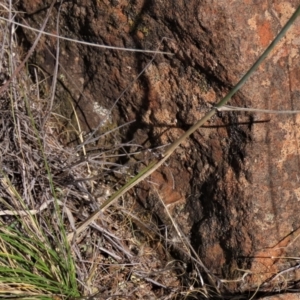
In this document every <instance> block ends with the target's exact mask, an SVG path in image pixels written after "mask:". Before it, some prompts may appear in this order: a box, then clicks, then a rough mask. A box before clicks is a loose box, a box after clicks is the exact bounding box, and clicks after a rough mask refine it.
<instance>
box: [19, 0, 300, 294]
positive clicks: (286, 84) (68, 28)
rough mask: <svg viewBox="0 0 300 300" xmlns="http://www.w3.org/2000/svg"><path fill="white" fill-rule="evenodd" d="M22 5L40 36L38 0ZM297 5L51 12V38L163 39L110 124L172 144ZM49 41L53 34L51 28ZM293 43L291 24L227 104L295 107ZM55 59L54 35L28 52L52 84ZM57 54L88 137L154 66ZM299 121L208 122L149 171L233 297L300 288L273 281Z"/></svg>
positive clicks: (131, 44) (121, 55) (78, 51)
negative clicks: (181, 208)
mask: <svg viewBox="0 0 300 300" xmlns="http://www.w3.org/2000/svg"><path fill="white" fill-rule="evenodd" d="M46 2H47V3H49V1H46ZM21 5H23V6H22V7H20V9H23V10H25V11H26V12H27V13H28V16H27V17H26V19H27V20H30V24H32V26H35V27H40V25H41V23H42V20H43V16H44V15H43V10H41V9H42V8H44V7H45V1H35V2H34V4H33V3H31V4H25V3H23V4H21ZM297 5H298V1H296V0H290V1H280V0H276V1H271V2H270V1H259V2H257V1H251V0H248V1H246V0H245V1H228V0H218V1H211V0H210V1H197V0H189V1H180V0H178V1H142V0H136V1H127V0H114V1H108V0H104V1H85V0H83V1H72V2H66V3H63V4H62V6H61V10H60V25H59V28H60V32H59V34H60V35H62V36H68V37H72V38H74V39H79V40H84V41H88V42H93V43H98V44H104V45H111V46H116V47H126V48H133V49H152V50H155V49H156V48H157V47H158V45H159V43H160V41H161V40H162V38H163V37H166V38H167V39H165V40H164V41H163V42H162V45H160V48H159V49H160V50H163V51H167V52H172V53H174V56H168V55H164V56H163V55H157V57H156V58H155V60H154V62H153V63H152V64H151V65H150V66H149V67H148V68H147V69H146V70H145V72H144V74H143V75H142V76H141V78H140V80H138V81H137V82H135V83H134V84H133V85H132V86H131V88H130V89H129V90H128V91H127V92H126V93H125V94H124V96H123V97H122V98H121V99H120V101H119V102H118V104H117V106H116V108H115V109H114V110H113V111H112V119H113V120H116V122H117V123H119V124H121V123H122V122H123V123H124V122H126V121H131V120H136V122H135V123H134V124H133V125H131V126H129V128H128V130H127V131H126V132H124V133H123V134H124V139H126V140H130V139H134V141H135V143H138V144H142V145H145V146H152V147H153V146H158V145H162V144H167V143H170V142H172V141H174V140H175V139H176V138H178V137H179V136H180V135H181V134H182V133H183V132H184V130H186V129H187V128H189V126H190V125H192V124H193V123H195V122H196V121H197V120H198V119H199V118H201V117H202V116H203V115H204V113H205V111H206V110H207V109H208V108H209V106H210V104H214V103H217V102H218V101H219V100H220V99H221V98H222V96H224V95H225V94H226V93H227V92H228V91H229V90H230V88H231V87H232V86H234V84H235V83H237V82H238V80H239V79H240V78H241V77H242V75H243V74H245V72H246V71H247V70H248V69H249V67H250V66H251V65H252V64H253V63H254V62H255V60H256V59H257V58H258V57H259V55H260V54H261V53H262V52H263V50H264V49H265V48H266V47H267V46H268V45H269V44H270V42H271V41H272V40H273V39H274V38H275V36H276V34H277V33H278V32H279V30H280V29H281V28H282V26H283V25H284V24H285V23H286V21H287V20H288V18H289V17H290V16H291V15H292V13H293V12H294V11H295V9H296V8H297ZM55 13H57V10H56V11H55ZM47 31H50V32H56V24H55V18H53V20H52V21H51V22H50V24H49V26H48V27H47ZM25 35H26V37H27V39H28V40H32V39H33V36H32V34H31V35H30V34H29V33H27V31H26V32H25ZM299 36H300V19H298V20H297V21H296V23H295V24H294V26H293V27H292V29H291V30H290V31H289V32H288V33H287V35H286V37H285V38H284V39H282V41H281V43H280V45H279V46H277V47H276V49H275V50H274V51H273V52H272V54H271V55H270V56H269V57H268V58H267V59H266V60H265V62H264V63H263V64H262V65H261V67H260V68H259V70H258V71H257V72H256V73H255V74H254V75H253V76H252V78H251V79H250V80H249V81H248V82H247V83H246V85H245V86H244V87H243V88H242V90H241V91H240V92H239V93H238V94H237V95H236V96H235V97H234V98H233V99H232V100H231V102H230V104H231V105H235V106H241V107H253V108H262V109H273V110H297V109H298V110H300V102H299V100H300V71H299V70H300V60H299V45H300V38H299ZM55 49H56V40H55V38H53V39H50V40H49V41H48V42H45V43H44V44H42V45H41V46H40V48H39V52H38V53H37V54H36V60H37V62H38V63H39V65H41V66H42V67H43V68H44V70H45V71H46V72H48V73H49V74H50V75H52V72H53V68H54V63H55V60H54V59H53V57H52V56H51V55H50V53H52V54H55ZM60 49H61V55H60V63H61V66H62V67H61V68H60V70H59V76H61V77H59V78H60V79H61V80H62V78H64V84H65V86H66V87H67V88H68V95H67V96H68V97H69V98H71V99H72V101H74V102H75V103H76V105H77V111H78V114H79V117H80V119H81V121H82V126H83V128H84V130H86V131H88V130H90V129H91V128H95V127H96V126H97V124H98V123H99V122H100V121H101V120H103V118H104V117H105V115H106V114H107V113H108V110H109V109H110V108H111V107H112V105H113V103H114V101H115V100H116V99H117V98H118V96H119V95H120V93H121V92H122V91H123V90H124V89H125V88H126V87H127V86H128V85H129V84H130V83H131V82H132V81H133V79H134V78H135V77H136V76H137V74H138V73H139V72H140V71H142V69H143V68H144V67H145V66H146V64H147V62H149V61H150V59H151V57H152V56H151V55H150V54H139V53H131V52H124V51H114V50H113V51H112V50H105V49H100V48H95V47H89V46H85V45H81V44H75V43H72V42H66V41H63V40H61V41H60ZM49 51H50V52H49ZM63 68H64V69H63ZM70 79H72V82H73V83H71V80H70ZM97 108H98V110H97ZM66 111H68V108H66ZM99 111H100V113H99ZM299 123H300V115H282V114H281V115H270V114H258V113H245V112H222V113H219V114H218V116H216V117H215V118H214V119H212V120H210V121H209V122H208V123H207V124H206V125H205V126H204V127H203V128H202V129H200V130H199V131H198V132H196V133H195V134H193V136H192V137H190V138H189V139H188V140H186V141H185V142H184V143H183V144H182V145H181V146H180V147H179V148H178V149H177V150H176V152H175V154H174V155H173V156H172V158H171V159H170V161H169V162H168V166H165V167H163V169H161V170H160V171H159V172H156V173H155V174H153V181H154V182H156V183H157V184H158V185H157V186H158V187H157V189H158V193H159V194H160V196H161V197H162V198H163V200H164V202H165V203H166V204H172V205H173V204H176V203H180V205H181V206H182V205H183V204H184V212H182V214H183V215H184V216H187V215H188V218H187V219H186V218H182V219H180V220H179V221H178V222H179V223H180V225H182V226H185V230H184V231H185V233H187V234H190V240H191V243H192V245H193V247H194V249H195V250H196V251H197V253H198V254H199V256H200V258H201V259H202V260H203V263H204V264H205V265H206V267H207V268H208V269H209V270H210V271H211V272H212V273H214V274H215V275H217V276H218V277H220V278H225V279H226V280H234V281H232V283H229V284H227V289H228V290H229V291H230V292H235V291H239V292H243V291H255V290H256V289H257V288H258V287H260V288H261V290H265V291H272V290H276V291H279V290H281V289H287V288H289V287H290V286H293V285H294V283H295V282H297V281H299V279H300V276H299V275H300V274H299V271H298V272H297V271H296V269H291V270H290V271H288V272H286V273H282V275H280V274H281V273H280V272H282V271H284V270H286V269H288V268H292V267H294V266H295V265H296V263H297V261H295V260H293V259H287V258H285V257H294V258H295V257H298V256H299V251H300V243H299V239H298V237H299V235H300V223H299V208H300V173H299V170H300V161H299V150H298V149H299V143H300V130H299ZM150 189H151V187H150ZM141 195H143V196H144V197H145V198H144V199H142V200H143V201H145V202H147V195H146V194H145V193H144V194H142V193H141ZM182 222H185V223H186V224H182ZM187 231H189V232H187ZM276 274H279V275H278V276H276Z"/></svg>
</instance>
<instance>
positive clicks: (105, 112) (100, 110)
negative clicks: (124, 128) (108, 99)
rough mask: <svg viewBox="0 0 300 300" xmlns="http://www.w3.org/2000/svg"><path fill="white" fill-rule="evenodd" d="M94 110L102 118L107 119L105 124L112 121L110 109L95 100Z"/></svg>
mask: <svg viewBox="0 0 300 300" xmlns="http://www.w3.org/2000/svg"><path fill="white" fill-rule="evenodd" d="M93 111H94V112H95V113H97V114H98V115H99V116H100V118H101V120H104V121H105V122H104V124H107V123H111V114H110V111H109V109H107V108H105V107H103V106H101V105H99V103H98V102H94V104H93Z"/></svg>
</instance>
